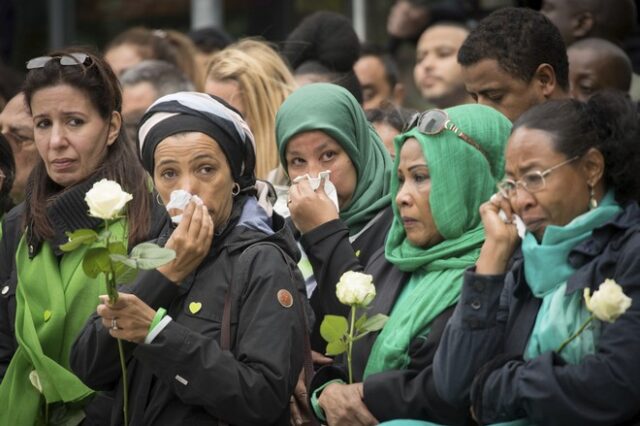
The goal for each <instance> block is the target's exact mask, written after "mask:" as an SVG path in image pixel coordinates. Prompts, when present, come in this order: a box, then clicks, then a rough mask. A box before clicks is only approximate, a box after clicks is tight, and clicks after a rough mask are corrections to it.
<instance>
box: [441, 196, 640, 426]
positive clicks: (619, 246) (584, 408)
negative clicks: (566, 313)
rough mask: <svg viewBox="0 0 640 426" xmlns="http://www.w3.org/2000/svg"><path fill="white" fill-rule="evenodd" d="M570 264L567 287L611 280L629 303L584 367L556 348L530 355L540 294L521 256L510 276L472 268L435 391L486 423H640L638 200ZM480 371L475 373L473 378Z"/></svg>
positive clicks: (580, 247)
mask: <svg viewBox="0 0 640 426" xmlns="http://www.w3.org/2000/svg"><path fill="white" fill-rule="evenodd" d="M569 262H570V264H571V265H572V266H574V267H575V268H577V270H576V272H575V273H574V274H573V275H572V276H571V277H570V278H569V279H568V280H567V294H571V293H573V292H575V291H580V292H582V289H583V288H585V287H589V288H591V290H592V291H594V290H597V288H598V286H599V285H600V284H601V283H602V282H603V281H604V280H605V279H606V278H613V279H615V281H616V282H617V283H618V284H620V285H621V286H622V288H623V290H624V292H625V294H627V296H629V297H631V298H632V299H633V303H632V305H631V308H629V310H628V311H627V312H626V313H625V314H624V315H622V316H621V317H620V318H618V320H617V321H615V322H614V323H612V324H608V323H603V324H602V329H601V330H602V333H601V335H600V338H599V341H598V342H597V349H596V353H595V354H593V355H587V356H585V357H584V359H583V360H582V362H580V363H579V364H577V365H571V364H567V363H565V361H564V360H563V359H562V357H561V356H559V355H558V354H556V353H555V352H546V353H544V354H541V355H540V356H538V357H536V358H533V359H530V360H528V361H525V360H523V358H522V355H523V353H524V351H525V349H526V346H527V343H528V341H529V336H530V334H531V331H532V329H533V326H534V324H535V320H536V316H537V314H538V310H539V308H540V304H541V299H538V298H536V297H534V296H533V294H532V293H531V291H530V290H529V286H528V285H527V283H526V281H525V277H524V266H523V259H522V256H521V255H516V257H515V258H514V261H513V265H512V267H511V268H510V270H509V271H508V273H507V274H506V275H498V276H487V275H478V274H476V273H475V271H474V270H473V269H471V270H469V271H467V272H466V273H465V278H464V284H463V289H462V296H461V299H460V302H459V303H458V306H457V308H456V310H455V312H454V314H453V316H452V317H451V320H450V321H449V324H448V325H447V327H446V329H445V332H444V335H443V337H442V341H441V343H440V347H439V348H438V351H437V353H436V358H435V361H434V378H435V384H436V389H437V390H438V392H439V393H440V395H442V397H443V398H444V399H445V400H447V401H449V402H450V403H451V404H454V405H456V406H458V407H460V409H461V410H466V409H468V408H467V407H468V406H469V404H470V403H471V404H472V405H473V408H474V412H475V413H476V415H477V416H478V417H479V420H480V421H481V423H496V422H503V421H508V420H514V419H517V418H522V417H527V418H529V419H530V420H531V421H532V422H534V423H535V424H539V425H616V424H638V423H640V361H639V359H640V208H639V207H638V205H637V204H636V203H631V204H628V205H626V206H625V209H624V211H623V212H622V213H621V214H620V215H618V216H617V217H616V218H614V219H613V220H612V221H610V222H609V223H607V224H605V225H603V226H602V227H600V228H598V229H596V230H594V231H593V235H592V237H590V238H589V239H588V240H586V241H585V242H583V243H581V244H579V245H578V246H576V247H575V248H574V249H573V251H572V252H571V253H570V255H569ZM474 378H475V380H474Z"/></svg>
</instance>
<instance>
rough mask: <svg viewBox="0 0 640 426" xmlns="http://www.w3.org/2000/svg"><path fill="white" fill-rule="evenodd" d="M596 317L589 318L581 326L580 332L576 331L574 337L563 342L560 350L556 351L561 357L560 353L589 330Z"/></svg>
mask: <svg viewBox="0 0 640 426" xmlns="http://www.w3.org/2000/svg"><path fill="white" fill-rule="evenodd" d="M593 318H594V316H593V315H591V316H590V317H589V318H587V320H586V321H585V322H583V323H582V325H581V326H580V328H579V329H578V331H576V332H575V333H574V334H573V336H571V337H569V338H568V339H567V340H565V341H564V342H562V344H561V345H560V347H559V348H558V350H557V351H556V352H557V353H558V355H560V353H561V352H562V350H563V349H564V348H565V346H567V345H568V344H569V343H571V341H572V340H573V339H575V338H576V337H578V336H579V335H580V334H581V333H582V332H583V331H584V330H585V328H587V326H588V325H589V324H590V323H591V321H593Z"/></svg>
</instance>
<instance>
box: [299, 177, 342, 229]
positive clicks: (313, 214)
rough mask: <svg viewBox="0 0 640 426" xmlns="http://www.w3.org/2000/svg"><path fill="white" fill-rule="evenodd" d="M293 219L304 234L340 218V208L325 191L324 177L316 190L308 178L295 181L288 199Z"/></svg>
mask: <svg viewBox="0 0 640 426" xmlns="http://www.w3.org/2000/svg"><path fill="white" fill-rule="evenodd" d="M287 206H288V207H289V212H290V213H291V220H293V224H294V225H295V226H296V228H298V230H299V231H300V232H302V233H303V234H304V233H305V232H309V231H311V230H312V229H314V228H317V227H318V226H320V225H322V224H324V223H327V222H329V221H331V220H334V219H338V218H339V217H340V216H339V215H338V210H336V206H335V205H334V204H333V201H331V198H329V196H327V194H326V193H325V192H324V179H322V180H321V181H320V186H319V187H318V189H316V190H315V191H314V190H313V189H311V184H310V183H309V181H308V180H307V179H302V180H301V181H300V182H297V183H293V184H292V185H291V187H290V188H289V200H288V201H287Z"/></svg>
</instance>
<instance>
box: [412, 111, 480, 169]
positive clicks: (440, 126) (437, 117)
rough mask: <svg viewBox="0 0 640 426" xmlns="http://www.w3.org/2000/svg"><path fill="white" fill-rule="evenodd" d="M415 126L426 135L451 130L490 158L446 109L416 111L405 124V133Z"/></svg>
mask: <svg viewBox="0 0 640 426" xmlns="http://www.w3.org/2000/svg"><path fill="white" fill-rule="evenodd" d="M414 127H417V128H418V130H420V132H422V133H424V134H425V135H437V134H438V133H440V132H442V131H443V130H449V131H451V132H453V133H454V134H455V135H456V136H458V138H460V139H462V140H463V141H465V142H466V143H468V144H469V145H471V146H472V147H474V148H475V149H477V150H478V151H480V153H481V154H482V155H484V157H485V158H486V159H487V161H488V160H489V157H487V153H486V152H485V151H484V149H482V147H481V146H480V144H479V143H478V142H476V141H474V140H473V138H471V137H470V136H468V135H467V134H465V133H464V132H463V131H462V130H460V128H459V127H458V126H456V125H455V124H454V123H453V122H451V120H450V119H449V114H447V112H446V111H443V110H441V109H430V110H427V111H424V112H418V113H415V114H414V115H413V116H412V117H411V120H409V122H408V124H407V125H406V126H405V128H404V130H403V133H404V132H408V131H409V130H411V129H413V128H414Z"/></svg>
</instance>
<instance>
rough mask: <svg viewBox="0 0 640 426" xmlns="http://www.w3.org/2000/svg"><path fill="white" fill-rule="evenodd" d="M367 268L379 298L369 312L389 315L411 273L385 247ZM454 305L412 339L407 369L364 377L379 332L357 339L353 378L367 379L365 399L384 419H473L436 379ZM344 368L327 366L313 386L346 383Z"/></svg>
mask: <svg viewBox="0 0 640 426" xmlns="http://www.w3.org/2000/svg"><path fill="white" fill-rule="evenodd" d="M354 270H355V269H354ZM364 272H366V273H367V274H371V275H373V282H374V283H375V285H376V297H375V298H374V299H373V302H372V303H371V305H369V307H368V309H367V315H368V316H369V317H370V316H372V315H375V314H378V313H382V314H385V315H389V314H390V313H391V310H392V309H393V306H394V305H395V303H396V301H397V299H398V297H399V296H400V294H401V292H402V289H403V288H404V286H405V285H406V283H407V282H408V281H409V278H410V277H411V274H410V273H407V272H402V271H400V270H399V269H397V268H396V267H395V266H394V265H393V264H391V263H389V262H388V261H387V260H386V259H385V257H384V247H381V248H380V249H379V250H378V251H377V252H376V253H374V255H373V256H372V257H371V259H370V261H369V264H368V265H367V266H366V267H365V268H364ZM453 309H454V308H453V307H451V308H448V309H446V310H445V311H443V312H442V313H441V314H440V315H438V316H437V317H436V318H435V319H434V320H433V322H432V324H431V331H430V332H429V334H428V336H427V337H426V338H425V337H423V336H418V337H416V338H414V339H413V341H412V342H411V343H410V346H409V357H410V359H411V360H410V363H409V365H408V366H407V368H406V369H403V370H392V371H385V372H382V373H376V374H372V375H370V376H368V377H367V378H366V379H365V380H364V381H363V380H362V376H363V373H364V370H365V367H366V365H367V360H368V359H369V355H370V353H371V349H372V348H373V345H374V343H375V340H376V338H377V336H378V334H379V333H378V332H376V333H370V334H368V335H367V336H365V337H364V338H362V339H361V340H358V342H356V343H355V344H354V346H353V353H352V366H353V374H354V377H353V378H354V382H361V381H363V387H364V403H365V405H366V406H367V408H368V409H369V411H370V412H371V414H373V416H374V417H375V418H376V419H378V420H379V421H381V422H382V421H386V420H393V419H421V420H430V421H433V422H436V423H442V424H448V425H465V424H471V423H472V422H471V419H470V417H469V413H468V411H462V410H458V409H456V408H454V407H452V406H451V405H449V404H447V403H446V402H444V401H443V400H442V398H440V396H439V395H438V394H437V393H436V391H435V385H434V382H433V357H434V355H435V352H436V349H437V347H438V343H439V341H440V338H441V336H442V332H443V331H444V327H445V325H446V323H447V321H448V320H449V317H450V316H451V314H452V313H453ZM329 313H333V312H329ZM341 358H342V357H341ZM345 371H346V367H345V366H339V365H338V366H326V367H322V368H321V369H320V370H318V372H317V373H316V375H315V376H314V379H313V382H312V385H311V389H312V390H313V389H317V388H318V387H320V386H321V385H322V384H324V383H326V382H328V381H329V380H332V379H336V378H340V379H342V380H344V381H345V382H346V381H347V375H346V373H345Z"/></svg>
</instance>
